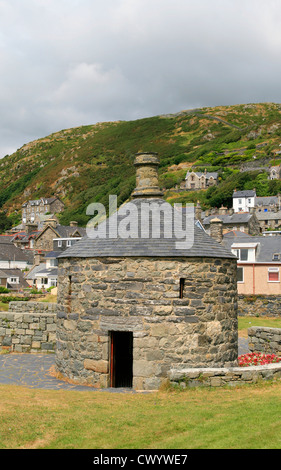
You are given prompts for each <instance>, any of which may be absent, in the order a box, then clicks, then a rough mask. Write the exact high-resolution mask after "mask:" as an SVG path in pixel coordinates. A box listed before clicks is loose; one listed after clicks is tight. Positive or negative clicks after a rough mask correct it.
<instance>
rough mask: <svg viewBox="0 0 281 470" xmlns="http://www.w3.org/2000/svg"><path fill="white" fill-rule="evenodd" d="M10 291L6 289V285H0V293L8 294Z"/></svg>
mask: <svg viewBox="0 0 281 470" xmlns="http://www.w3.org/2000/svg"><path fill="white" fill-rule="evenodd" d="M9 292H10V291H9V289H7V287H4V286H0V293H1V294H8V293H9Z"/></svg>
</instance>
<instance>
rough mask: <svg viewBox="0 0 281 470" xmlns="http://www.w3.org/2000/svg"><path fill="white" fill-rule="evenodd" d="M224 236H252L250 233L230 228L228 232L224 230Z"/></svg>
mask: <svg viewBox="0 0 281 470" xmlns="http://www.w3.org/2000/svg"><path fill="white" fill-rule="evenodd" d="M224 237H226V238H229V237H231V238H247V237H248V238H252V237H251V235H248V233H245V232H241V231H240V230H231V231H229V232H226V233H225V234H224Z"/></svg>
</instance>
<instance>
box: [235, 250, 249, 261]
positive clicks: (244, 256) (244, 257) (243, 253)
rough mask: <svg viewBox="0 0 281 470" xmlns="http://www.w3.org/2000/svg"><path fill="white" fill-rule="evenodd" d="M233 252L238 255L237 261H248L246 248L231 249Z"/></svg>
mask: <svg viewBox="0 0 281 470" xmlns="http://www.w3.org/2000/svg"><path fill="white" fill-rule="evenodd" d="M233 252H234V254H235V255H236V256H237V257H238V259H239V261H248V250H247V249H246V248H241V249H239V250H233Z"/></svg>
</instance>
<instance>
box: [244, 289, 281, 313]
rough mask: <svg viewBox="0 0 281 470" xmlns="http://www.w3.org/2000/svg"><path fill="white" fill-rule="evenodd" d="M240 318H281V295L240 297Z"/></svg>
mask: <svg viewBox="0 0 281 470" xmlns="http://www.w3.org/2000/svg"><path fill="white" fill-rule="evenodd" d="M238 315H240V316H248V315H249V316H255V317H257V316H266V317H278V316H281V295H241V294H239V295H238Z"/></svg>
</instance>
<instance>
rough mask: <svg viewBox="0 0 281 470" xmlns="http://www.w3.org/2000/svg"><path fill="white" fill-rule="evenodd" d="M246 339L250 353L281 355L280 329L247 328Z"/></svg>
mask: <svg viewBox="0 0 281 470" xmlns="http://www.w3.org/2000/svg"><path fill="white" fill-rule="evenodd" d="M248 338H249V349H250V351H252V352H263V353H266V354H272V353H273V354H277V355H280V354H281V328H269V327H261V326H252V327H251V328H248Z"/></svg>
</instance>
